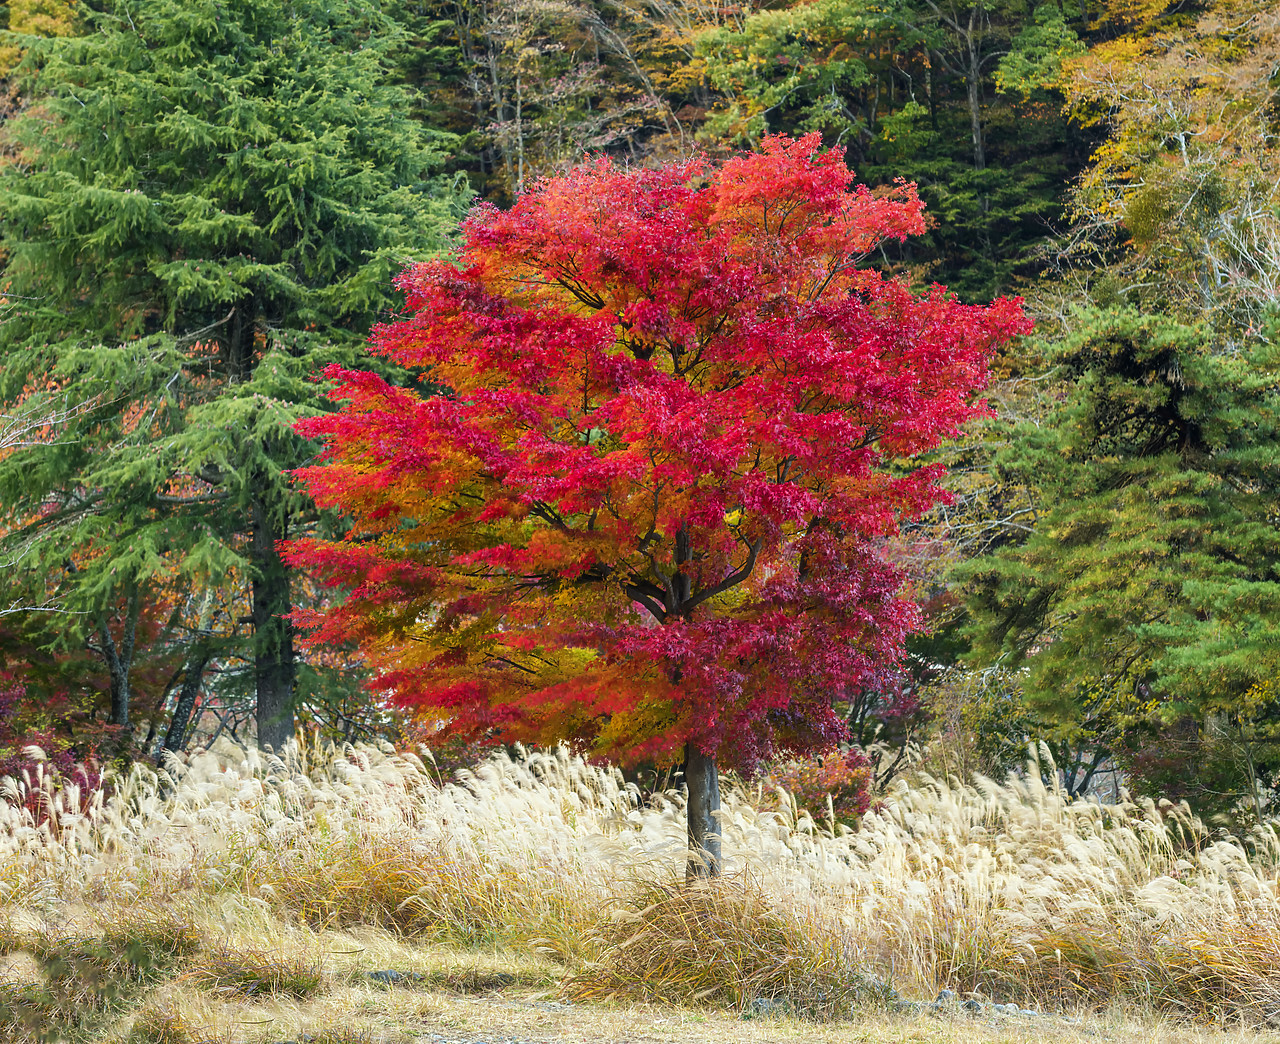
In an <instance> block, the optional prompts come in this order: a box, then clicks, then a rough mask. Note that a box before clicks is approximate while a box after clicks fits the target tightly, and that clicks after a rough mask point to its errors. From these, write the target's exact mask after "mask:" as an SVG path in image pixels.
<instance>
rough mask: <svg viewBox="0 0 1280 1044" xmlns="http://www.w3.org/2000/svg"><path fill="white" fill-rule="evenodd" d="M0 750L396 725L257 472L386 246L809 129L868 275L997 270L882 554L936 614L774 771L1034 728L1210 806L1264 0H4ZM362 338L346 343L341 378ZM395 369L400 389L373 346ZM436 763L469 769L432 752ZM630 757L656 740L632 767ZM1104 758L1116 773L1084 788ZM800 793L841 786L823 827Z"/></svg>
mask: <svg viewBox="0 0 1280 1044" xmlns="http://www.w3.org/2000/svg"><path fill="white" fill-rule="evenodd" d="M5 17H7V21H8V31H9V32H8V35H6V36H5V37H4V39H3V52H2V53H0V64H2V65H3V73H4V76H5V85H6V95H5V110H4V125H3V128H0V136H2V137H3V148H4V153H3V163H4V167H3V173H2V174H0V222H3V224H2V226H0V250H2V251H3V255H2V260H3V264H4V269H5V271H4V276H3V280H4V292H5V294H6V297H5V301H4V308H5V313H4V321H3V325H0V527H3V533H4V539H3V543H0V563H3V565H4V570H3V575H0V707H2V708H3V719H2V720H0V772H4V771H10V772H11V771H15V770H19V769H20V768H21V767H22V764H23V762H24V759H25V757H26V755H24V754H23V749H24V748H25V747H26V746H27V745H28V744H31V743H36V744H39V745H40V746H41V747H42V748H43V749H44V750H45V752H46V753H47V754H48V755H49V756H50V757H51V759H52V760H53V761H54V763H55V764H58V765H60V766H62V768H63V770H64V771H67V772H71V771H75V770H74V769H73V766H75V765H77V764H79V763H81V762H84V761H85V760H86V759H94V760H97V761H98V762H99V763H102V762H105V761H107V760H110V759H116V758H121V759H130V758H155V757H157V756H159V755H160V752H161V751H162V750H163V749H168V750H181V749H185V748H187V747H188V746H189V745H191V744H192V743H197V744H203V743H207V742H210V741H211V740H212V739H214V738H216V735H217V734H220V733H224V732H230V733H231V735H232V736H233V737H234V738H238V739H240V740H242V741H252V740H253V739H255V738H256V739H258V740H261V741H263V742H271V743H273V744H277V745H278V743H279V742H280V741H281V740H282V738H283V737H285V736H286V735H288V734H291V733H292V731H293V728H294V726H295V724H296V725H298V726H300V727H302V728H304V729H316V730H319V731H320V732H322V733H324V734H327V735H332V736H337V737H341V738H345V739H357V738H373V737H385V738H391V739H392V740H393V741H395V742H399V743H411V742H415V741H421V740H423V739H425V738H428V737H429V736H430V728H431V725H430V723H427V724H426V725H424V724H423V723H421V722H418V723H415V722H411V721H408V720H405V719H403V718H401V717H400V716H398V715H397V714H396V713H395V712H393V711H391V710H390V709H388V708H387V707H385V706H382V705H381V704H380V703H379V702H378V701H377V700H375V699H373V698H371V697H370V696H369V694H368V693H366V692H365V691H364V690H363V689H361V688H360V685H359V679H360V668H359V665H358V663H356V662H354V661H353V660H350V659H348V658H347V657H346V656H344V654H343V653H342V652H341V651H334V652H331V653H327V654H323V655H320V654H317V653H315V652H312V651H308V652H305V653H303V652H302V651H301V650H300V649H299V648H298V647H297V646H296V644H295V641H294V636H293V634H292V630H291V628H290V626H289V625H288V623H287V622H286V621H285V620H284V619H283V618H282V613H284V612H287V611H288V608H289V607H290V606H292V605H307V604H309V603H314V600H315V599H318V598H320V597H322V595H321V592H320V591H318V590H317V589H315V588H314V587H313V586H312V584H311V583H310V582H309V579H308V577H307V576H305V575H298V574H296V573H294V572H293V571H292V570H290V569H288V568H287V567H286V566H285V564H284V563H283V562H282V561H281V560H280V558H279V557H278V555H277V553H276V541H277V540H279V539H282V538H285V537H297V536H300V535H306V534H308V533H315V532H322V531H326V530H327V531H332V529H333V527H334V526H336V525H337V522H336V520H335V519H334V518H331V517H328V516H326V515H325V514H324V513H321V512H317V511H316V510H315V509H314V507H313V506H311V505H310V504H309V503H308V502H307V501H306V499H305V498H304V497H302V496H301V495H300V494H298V492H297V491H296V490H295V489H294V487H293V486H292V485H291V484H290V482H289V480H288V478H287V474H286V473H287V471H288V470H290V469H291V468H294V467H297V466H300V465H301V464H303V463H305V462H306V461H307V460H308V459H309V457H310V455H311V454H312V453H313V452H314V448H313V447H311V446H310V445H309V444H307V443H305V442H303V441H302V440H301V439H300V438H299V437H297V436H296V435H294V434H292V432H291V429H290V425H291V423H292V422H294V421H296V420H297V419H299V418H302V417H305V416H310V415H314V414H315V413H317V412H320V411H323V410H326V409H329V408H331V406H330V404H328V402H327V400H326V399H325V397H324V394H323V391H324V389H323V387H322V386H321V385H319V384H318V383H317V382H315V381H314V380H313V375H314V374H315V373H316V372H318V371H319V370H320V369H322V368H323V366H324V365H326V364H328V363H331V362H339V363H347V362H350V361H352V360H355V359H357V358H360V357H361V346H362V344H363V341H364V339H365V337H366V336H367V334H368V330H369V328H370V326H371V324H372V323H373V322H374V321H376V320H377V319H379V318H380V317H385V316H387V315H388V314H390V313H391V312H392V311H393V310H394V308H395V307H396V301H395V298H394V296H393V293H392V290H391V277H392V275H393V274H394V273H395V272H396V271H397V270H398V269H399V268H400V267H401V266H402V265H403V264H404V263H406V262H407V261H409V260H411V259H414V258H422V257H429V256H433V255H438V254H439V253H441V252H445V251H447V250H448V249H449V244H450V242H451V240H452V237H453V235H454V229H455V227H456V223H457V220H458V219H459V218H460V217H461V216H462V215H463V214H464V213H465V212H466V209H467V207H468V206H469V204H470V203H471V201H472V200H474V199H477V198H479V199H485V200H489V201H491V202H493V203H495V204H497V205H498V206H504V205H508V204H510V203H511V201H512V200H513V199H514V198H515V197H516V196H517V195H518V194H519V193H520V192H521V191H522V190H524V189H525V188H526V187H528V186H530V185H532V184H533V183H534V182H535V181H536V179H537V178H539V177H540V176H543V175H546V174H551V173H556V172H560V171H563V170H565V169H567V168H569V167H571V166H572V165H574V164H576V163H577V162H579V161H580V160H581V158H582V156H583V155H584V153H601V152H603V153H606V154H608V155H610V156H612V157H614V158H615V159H617V160H618V161H621V162H626V163H630V164H634V165H652V164H658V163H661V162H664V161H667V160H670V159H673V158H677V157H683V156H687V155H689V154H690V153H691V152H693V151H696V150H701V151H703V152H705V153H707V154H708V155H710V156H711V157H712V158H718V157H723V156H726V155H729V154H731V153H732V152H734V151H737V150H740V149H743V148H748V147H750V146H751V145H752V144H753V143H755V142H756V141H758V140H759V139H760V137H761V136H762V135H764V134H766V133H778V132H785V133H789V134H800V133H803V132H808V131H817V132H819V133H820V134H821V135H822V137H823V140H824V142H826V143H827V144H829V145H839V146H842V147H843V148H844V149H845V150H846V157H847V160H848V162H849V165H850V166H851V167H852V168H853V169H854V170H855V172H856V174H857V176H858V177H859V179H860V180H862V181H865V182H866V183H867V184H868V185H870V186H873V187H881V186H888V185H891V184H892V183H893V181H894V179H895V178H904V179H906V180H908V181H913V182H916V183H917V184H918V186H919V192H920V195H921V197H922V198H923V199H924V200H925V201H926V203H927V206H928V211H927V213H928V215H929V221H930V226H929V230H928V232H927V233H926V234H925V235H924V236H922V237H915V238H914V239H913V240H911V241H910V242H908V243H904V244H903V245H902V246H901V248H900V249H896V250H895V249H893V248H891V247H889V246H886V247H885V248H884V250H883V251H882V252H881V253H880V254H879V256H877V257H873V258H869V259H867V261H866V263H868V264H871V265H873V266H879V267H881V268H883V269H884V270H887V271H890V272H893V273H896V274H900V275H902V276H904V277H906V278H908V279H910V280H911V281H912V282H913V283H914V284H915V285H918V286H926V285H928V284H930V283H933V282H937V283H941V284H944V285H946V286H948V287H949V288H951V289H952V290H953V291H954V292H955V293H956V294H957V295H958V296H959V297H960V298H961V299H962V300H965V301H975V302H976V301H986V300H988V299H990V298H992V297H994V296H996V295H999V294H1019V295H1022V296H1024V297H1025V298H1026V301H1027V308H1028V311H1029V312H1030V314H1031V315H1033V316H1034V318H1035V319H1036V322H1037V325H1036V332H1035V334H1034V335H1032V336H1030V337H1027V338H1023V339H1021V340H1020V341H1018V342H1016V343H1015V345H1014V346H1013V347H1012V348H1011V349H1009V350H1007V351H1006V352H1005V353H1004V355H1003V356H1002V357H1001V358H1000V359H999V360H997V363H996V366H995V380H994V382H993V384H992V387H991V389H990V392H989V397H990V401H991V405H992V407H993V415H992V416H991V417H990V418H988V419H987V420H985V421H983V422H979V423H976V424H974V425H972V426H971V428H970V429H969V430H968V431H967V433H966V435H965V437H964V438H963V439H961V440H959V441H957V442H955V443H953V444H951V445H949V446H947V447H946V448H945V449H944V450H943V451H941V452H940V453H938V454H937V458H938V459H939V460H941V461H942V462H943V463H945V464H946V465H947V466H948V467H949V468H950V470H951V476H952V477H951V479H950V480H949V481H950V485H951V489H952V491H953V494H954V501H953V503H952V504H950V505H949V506H947V507H946V508H945V509H941V510H939V511H936V512H934V513H933V514H931V515H930V516H928V517H926V518H925V519H923V520H920V521H918V522H913V523H911V524H909V525H907V526H905V527H904V528H903V531H902V533H901V535H900V536H899V537H898V538H895V540H894V541H893V542H892V543H891V544H890V545H889V546H887V547H886V548H885V549H884V550H885V553H886V554H887V555H888V556H889V557H890V558H891V559H892V560H894V561H895V562H896V563H897V564H899V565H901V566H902V567H903V568H904V569H905V570H906V572H907V574H908V576H909V577H910V585H911V591H912V594H913V596H914V597H915V598H916V599H917V600H918V601H919V602H920V604H921V605H922V606H923V607H924V608H925V609H926V611H927V613H928V619H929V623H930V626H929V629H928V631H927V632H926V633H924V634H921V635H919V636H917V637H916V638H915V639H913V642H912V645H911V649H910V655H909V657H908V659H907V660H906V661H905V662H904V664H903V667H902V669H901V671H899V672H898V673H897V675H896V676H895V677H893V678H889V679H886V680H885V681H884V682H883V684H880V685H878V686H877V687H876V688H875V689H874V690H868V691H864V692H860V693H857V694H854V695H853V696H852V697H851V698H850V700H849V701H848V702H847V703H845V704H842V705H841V707H840V708H839V709H840V711H841V713H842V714H843V715H844V716H845V717H846V720H847V721H848V723H849V726H850V736H851V742H852V746H851V753H850V755H849V756H848V757H846V758H843V759H830V758H829V759H827V760H826V762H818V761H815V762H814V763H811V764H809V765H801V766H796V765H792V766H789V767H779V768H778V769H777V771H778V773H779V774H780V776H781V777H785V778H786V779H788V780H789V781H790V782H791V783H792V784H793V785H794V786H795V787H797V788H799V789H804V788H805V787H808V788H810V789H811V790H812V791H813V799H814V800H815V801H816V800H817V798H818V795H819V794H824V793H825V792H826V791H828V790H832V789H834V790H835V791H836V795H837V798H839V796H840V795H841V794H843V795H844V796H845V798H846V800H847V805H846V806H845V807H846V808H848V809H849V810H851V811H850V815H856V812H857V810H858V809H860V808H865V803H866V800H868V799H869V798H870V797H871V795H872V794H873V793H874V792H875V791H876V790H877V789H882V788H883V787H884V786H886V785H887V783H888V782H889V781H890V780H891V779H893V778H894V777H895V776H896V775H899V774H901V773H904V772H908V771H918V770H927V771H932V772H935V773H956V774H959V775H965V774H967V773H969V772H974V771H977V772H983V773H986V774H990V775H996V776H999V775H1002V774H1003V773H1004V772H1006V771H1008V770H1009V769H1010V768H1013V767H1015V766H1017V765H1019V764H1021V762H1022V761H1023V760H1024V759H1025V756H1026V751H1027V744H1028V742H1032V743H1043V744H1045V745H1047V747H1048V749H1049V751H1050V752H1051V754H1052V756H1053V759H1054V760H1055V761H1056V764H1057V765H1058V766H1059V767H1060V768H1061V770H1062V773H1063V779H1064V786H1065V789H1066V790H1067V791H1068V793H1073V794H1074V793H1084V792H1086V791H1088V790H1089V789H1090V788H1095V789H1096V787H1097V785H1098V783H1099V782H1100V781H1101V780H1102V779H1103V778H1104V776H1106V774H1107V772H1108V771H1109V770H1112V769H1118V770H1119V771H1120V773H1121V774H1122V776H1123V779H1124V781H1125V783H1126V785H1127V786H1128V787H1130V788H1131V789H1132V790H1134V791H1136V792H1138V793H1146V794H1150V795H1152V796H1158V797H1171V798H1174V799H1180V798H1185V799H1187V800H1188V801H1190V802H1191V803H1192V805H1193V806H1194V807H1195V808H1196V809H1197V810H1198V811H1200V812H1202V813H1204V814H1206V815H1208V816H1212V817H1215V818H1216V819H1217V820H1218V821H1220V822H1222V823H1223V824H1226V825H1240V824H1243V823H1246V822H1249V821H1255V820H1257V819H1260V818H1264V817H1266V816H1267V815H1268V811H1269V805H1270V803H1271V802H1272V801H1273V799H1274V794H1275V788H1276V786H1277V785H1280V708H1278V705H1277V702H1276V692H1275V684H1276V682H1275V679H1276V676H1277V667H1278V666H1280V664H1278V661H1280V643H1278V642H1277V627H1278V626H1280V576H1278V575H1277V563H1280V530H1278V528H1277V527H1278V526H1280V517H1278V516H1277V512H1276V504H1277V502H1278V501H1277V481H1278V480H1280V474H1278V473H1277V440H1276V435H1277V432H1276V424H1277V411H1276V406H1277V391H1278V387H1277V375H1276V369H1275V367H1276V363H1277V357H1276V352H1275V344H1276V337H1277V334H1278V333H1280V323H1277V314H1276V309H1277V300H1278V297H1280V210H1278V204H1280V200H1277V198H1276V192H1277V184H1278V183H1280V177H1277V173H1278V172H1277V170H1276V167H1277V164H1278V162H1280V161H1278V160H1277V154H1276V150H1275V144H1276V135H1277V134H1278V133H1280V14H1277V13H1276V12H1275V11H1274V10H1272V9H1271V6H1270V5H1268V4H1266V3H1262V2H1259V0H1240V2H1234V0H1232V2H1206V3H1200V4H1165V3H1162V2H1159V0H1154V2H1153V0H1114V2H1099V3H1089V4H1073V3H1063V4H1053V3H1048V4H1033V3H1027V2H1022V0H1012V2H992V3H974V4H965V3H951V4H942V3H934V2H932V0H919V2H914V0H886V2H876V3H873V2H866V0H812V2H807V3H798V4H789V5H788V4H767V5H764V6H760V7H754V6H751V5H750V4H745V5H715V4H704V3H699V2H696V0H688V2H684V0H596V2H590V3H574V2H561V0H497V2H492V3H489V2H484V0H477V2H471V0H459V2H457V3H444V2H441V3H416V4H415V3H403V2H400V0H388V2H386V3H382V4H373V3H368V2H365V0H350V2H345V3H330V4H321V3H319V2H312V0H297V2H294V3H291V4H287V5H286V4H278V3H273V2H260V0H223V2H212V0H211V2H208V3H198V4H180V3H175V2H171V0H139V2H134V3H83V2H77V3H66V2H64V0H15V2H12V3H10V4H9V5H8V6H7V8H5ZM362 365H369V364H368V362H367V361H363V362H362ZM391 376H394V374H391ZM457 756H458V757H460V758H461V757H465V756H466V752H457ZM665 768H666V766H653V767H652V769H653V771H654V772H655V773H657V772H659V771H661V770H663V769H665ZM1108 778H1112V779H1114V778H1115V777H1114V776H1111V777H1108ZM833 814H834V813H833Z"/></svg>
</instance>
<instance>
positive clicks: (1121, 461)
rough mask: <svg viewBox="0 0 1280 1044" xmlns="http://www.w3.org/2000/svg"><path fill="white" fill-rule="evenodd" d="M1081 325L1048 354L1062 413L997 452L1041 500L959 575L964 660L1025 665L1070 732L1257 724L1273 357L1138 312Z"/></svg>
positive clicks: (1279, 395) (1269, 550)
mask: <svg viewBox="0 0 1280 1044" xmlns="http://www.w3.org/2000/svg"><path fill="white" fill-rule="evenodd" d="M1078 318H1079V328H1078V330H1077V332H1076V333H1074V334H1073V335H1072V336H1070V337H1067V338H1065V339H1064V340H1063V342H1062V343H1061V344H1060V345H1058V346H1056V347H1054V348H1053V349H1052V350H1051V353H1050V354H1051V361H1052V362H1053V363H1055V364H1056V365H1057V366H1058V367H1060V371H1061V373H1062V375H1063V377H1064V379H1065V380H1066V381H1067V384H1066V388H1065V391H1064V394H1063V396H1062V398H1061V399H1060V402H1059V405H1058V408H1057V409H1056V410H1055V411H1054V412H1053V413H1052V414H1051V415H1050V416H1049V417H1047V418H1045V419H1043V420H1041V422H1040V423H1039V424H1038V425H1025V426H1023V427H1021V428H1018V429H1015V430H1014V431H1012V432H1010V433H1009V438H1008V448H1007V449H1006V450H1005V451H1004V452H1003V453H1002V454H1001V455H999V456H998V457H997V460H996V466H997V469H998V471H999V474H1000V477H1001V479H1002V480H1003V481H1004V482H1006V483H1008V484H1011V485H1021V486H1026V487H1029V488H1031V489H1032V490H1034V492H1035V500H1036V502H1037V505H1038V518H1037V520H1036V523H1035V527H1034V531H1033V532H1032V533H1031V534H1030V535H1029V536H1028V537H1027V539H1026V540H1025V541H1023V542H1021V543H1019V544H1016V545H1012V546H1008V547H1005V548H1004V549H1002V550H1000V551H999V552H997V553H995V554H992V555H989V556H987V557H984V558H981V559H978V560H976V561H974V562H972V563H969V564H968V565H966V566H965V567H964V568H963V569H961V570H960V577H961V579H962V580H963V582H964V585H965V588H966V591H967V601H968V609H969V613H970V623H969V627H968V633H969V636H970V638H971V639H972V640H973V642H974V655H975V657H976V658H977V659H978V660H980V661H982V662H984V663H991V662H997V661H998V662H1001V663H1003V664H1005V665H1006V666H1009V667H1013V668H1025V673H1024V681H1023V687H1024V691H1025V692H1026V694H1027V697H1028V700H1029V703H1030V706H1031V708H1032V710H1033V711H1034V712H1035V713H1036V714H1037V715H1038V716H1039V717H1040V718H1041V719H1042V720H1044V721H1046V722H1047V723H1049V725H1050V727H1051V731H1052V732H1053V733H1054V734H1056V735H1058V736H1059V737H1062V738H1065V739H1072V740H1075V741H1078V742H1085V743H1091V744H1098V745H1101V746H1104V747H1105V746H1107V745H1110V744H1112V743H1114V742H1115V741H1116V740H1117V738H1118V737H1120V736H1121V735H1122V734H1123V733H1124V731H1125V730H1127V729H1132V728H1134V727H1135V726H1138V725H1140V724H1142V723H1144V722H1145V723H1148V724H1152V723H1154V724H1155V725H1156V726H1159V725H1161V724H1169V723H1172V722H1176V721H1182V720H1191V721H1193V722H1199V723H1201V725H1204V723H1206V722H1208V723H1212V722H1213V721H1215V720H1219V719H1221V720H1229V721H1231V722H1234V723H1236V724H1243V725H1245V726H1250V724H1251V723H1254V724H1256V723H1261V722H1263V721H1264V719H1266V718H1267V717H1268V716H1274V700H1273V696H1272V692H1273V688H1274V686H1273V679H1274V678H1275V677H1276V674H1277V670H1280V523H1278V521H1277V516H1276V511H1275V505H1276V502H1277V497H1278V496H1280V453H1278V452H1277V446H1280V383H1278V382H1277V377H1276V369H1275V363H1276V359H1275V353H1274V349H1273V348H1268V349H1266V350H1265V351H1264V350H1263V349H1259V350H1257V351H1255V352H1253V353H1251V354H1250V353H1243V352H1242V353H1231V354H1228V353H1218V352H1215V351H1214V350H1213V346H1212V342H1211V340H1209V339H1208V338H1206V336H1205V334H1204V333H1203V331H1201V330H1199V329H1197V328H1194V327H1189V326H1185V325H1181V324H1179V323H1177V322H1175V321H1173V320H1170V319H1168V318H1165V317H1161V316H1144V315H1141V314H1139V313H1137V312H1135V311H1131V310H1113V311H1109V312H1105V313H1098V312H1093V313H1088V314H1086V315H1084V316H1082V317H1078ZM1264 731H1265V730H1264Z"/></svg>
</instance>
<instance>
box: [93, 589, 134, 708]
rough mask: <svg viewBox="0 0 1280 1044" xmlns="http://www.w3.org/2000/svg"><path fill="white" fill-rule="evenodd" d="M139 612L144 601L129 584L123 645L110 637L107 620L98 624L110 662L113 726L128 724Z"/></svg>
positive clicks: (107, 659)
mask: <svg viewBox="0 0 1280 1044" xmlns="http://www.w3.org/2000/svg"><path fill="white" fill-rule="evenodd" d="M140 611H141V598H140V596H139V591H138V586H137V584H130V585H129V589H128V595H127V596H126V601H125V615H124V626H123V627H122V628H121V633H120V644H119V645H116V642H115V639H114V638H113V637H112V636H111V628H110V627H109V626H108V624H107V618H106V617H105V616H103V617H102V619H101V620H100V621H99V624H98V637H99V639H100V640H101V642H102V656H103V659H105V660H106V661H107V673H108V675H109V676H110V678H111V716H110V717H109V718H108V719H107V720H108V721H109V722H110V723H111V724H112V725H128V724H129V703H130V699H131V696H132V692H131V687H130V684H129V672H130V671H131V670H132V668H133V646H134V640H135V638H136V637H137V633H138V615H139V612H140Z"/></svg>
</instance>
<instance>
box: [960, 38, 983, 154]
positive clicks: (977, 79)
mask: <svg viewBox="0 0 1280 1044" xmlns="http://www.w3.org/2000/svg"><path fill="white" fill-rule="evenodd" d="M981 76H982V73H981V70H980V68H979V58H978V51H977V48H976V47H975V46H973V44H972V42H971V43H970V49H969V73H968V75H967V76H965V92H966V93H967V94H968V100H969V124H970V130H971V132H972V134H973V169H974V170H986V169H987V150H986V146H985V144H984V143H983V140H982V79H981Z"/></svg>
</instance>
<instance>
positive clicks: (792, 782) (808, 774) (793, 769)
mask: <svg viewBox="0 0 1280 1044" xmlns="http://www.w3.org/2000/svg"><path fill="white" fill-rule="evenodd" d="M871 771H872V768H871V761H870V760H869V759H868V758H867V756H866V755H865V754H863V753H862V751H860V750H853V749H851V750H848V751H844V752H836V753H831V754H827V755H825V756H822V755H812V756H810V757H808V758H804V759H801V760H798V761H789V762H787V763H785V764H783V765H781V766H779V767H777V768H775V769H774V770H773V772H771V773H770V774H769V779H768V782H769V785H770V786H771V787H781V788H782V789H783V790H785V791H787V793H789V794H792V795H793V796H794V797H795V799H796V804H797V805H798V806H799V807H800V808H803V809H806V810H807V811H808V813H809V815H811V816H812V817H813V818H814V819H815V820H818V821H822V820H826V819H829V818H831V817H832V816H834V819H835V822H837V823H843V824H845V825H846V826H851V827H852V826H856V825H857V823H858V820H859V819H861V818H862V816H863V814H864V813H865V812H866V811H867V809H868V808H869V807H870V806H871ZM828 800H829V801H830V805H829V806H828Z"/></svg>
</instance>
